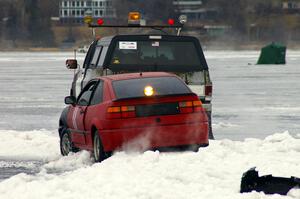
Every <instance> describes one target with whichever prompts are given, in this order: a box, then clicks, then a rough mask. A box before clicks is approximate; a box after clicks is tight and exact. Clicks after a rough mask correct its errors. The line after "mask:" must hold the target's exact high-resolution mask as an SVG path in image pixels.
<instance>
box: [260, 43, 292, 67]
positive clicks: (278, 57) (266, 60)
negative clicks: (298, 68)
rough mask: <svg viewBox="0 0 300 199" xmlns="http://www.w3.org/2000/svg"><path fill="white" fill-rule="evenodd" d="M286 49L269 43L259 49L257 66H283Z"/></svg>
mask: <svg viewBox="0 0 300 199" xmlns="http://www.w3.org/2000/svg"><path fill="white" fill-rule="evenodd" d="M285 52H286V47H285V46H283V45H280V44H278V43H271V44H269V45H267V46H265V47H263V48H262V49H261V53H260V56H259V59H258V61H257V64H285Z"/></svg>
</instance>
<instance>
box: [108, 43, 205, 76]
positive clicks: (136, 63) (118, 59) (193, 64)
mask: <svg viewBox="0 0 300 199" xmlns="http://www.w3.org/2000/svg"><path fill="white" fill-rule="evenodd" d="M110 65H111V66H112V68H118V69H119V68H120V67H122V68H123V70H136V71H157V70H160V71H200V70H201V69H202V66H201V61H200V57H199V54H198V51H197V49H196V46H195V44H194V43H193V42H192V41H163V40H159V41H154V40H149V41H118V42H117V44H116V47H115V49H114V51H113V55H112V58H111V61H110Z"/></svg>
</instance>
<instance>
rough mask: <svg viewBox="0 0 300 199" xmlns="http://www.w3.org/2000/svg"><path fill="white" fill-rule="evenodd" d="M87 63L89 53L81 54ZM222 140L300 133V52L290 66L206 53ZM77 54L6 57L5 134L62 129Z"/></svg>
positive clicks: (1, 59)
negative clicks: (67, 64) (72, 61)
mask: <svg viewBox="0 0 300 199" xmlns="http://www.w3.org/2000/svg"><path fill="white" fill-rule="evenodd" d="M78 55H79V57H77V59H78V60H79V63H80V64H82V61H83V58H84V54H78ZM205 56H206V57H207V62H208V65H209V68H210V75H211V79H212V81H213V101H212V103H213V131H214V134H215V137H216V138H217V139H223V138H229V139H233V140H243V139H244V138H247V137H254V138H261V139H263V138H265V137H266V136H268V135H272V134H274V133H277V132H284V131H286V130H288V131H289V132H290V133H291V134H292V135H295V134H296V133H299V129H300V124H299V122H298V121H299V120H300V108H299V104H298V101H299V99H300V94H299V90H300V82H299V79H300V70H299V66H298V63H299V61H300V51H288V52H287V64H286V65H255V63H256V61H257V58H258V56H259V52H258V51H206V52H205ZM72 57H73V53H61V52H59V53H57V52H54V53H53V52H52V53H28V52H7V53H3V52H2V53H0V84H1V86H0V112H1V113H2V114H0V129H4V130H6V129H14V130H21V131H24V130H25V131H26V130H29V131H31V130H36V129H47V130H51V131H53V130H54V129H57V125H58V118H59V115H60V113H61V110H62V108H63V107H64V106H65V105H64V104H63V99H64V97H65V96H67V95H68V94H69V88H70V84H71V80H72V75H73V71H71V70H67V69H66V68H65V66H64V63H65V60H66V59H67V58H72Z"/></svg>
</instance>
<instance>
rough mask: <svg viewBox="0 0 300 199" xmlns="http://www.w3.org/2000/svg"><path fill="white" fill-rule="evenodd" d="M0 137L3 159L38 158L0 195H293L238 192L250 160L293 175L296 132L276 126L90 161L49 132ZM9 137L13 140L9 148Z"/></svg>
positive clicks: (297, 170)
mask: <svg viewBox="0 0 300 199" xmlns="http://www.w3.org/2000/svg"><path fill="white" fill-rule="evenodd" d="M5 134H9V136H8V137H7V135H5ZM0 141H1V146H0V151H1V156H2V158H4V159H5V158H11V157H14V158H18V157H19V158H20V159H23V160H25V159H36V160H38V159H39V160H40V161H43V162H44V163H43V165H42V166H40V167H39V170H38V171H37V173H36V174H34V175H33V174H24V173H21V174H18V175H15V176H13V177H11V178H9V179H7V180H4V181H2V182H0V198H5V199H14V198H24V199H25V198H26V199H27V198H28V199H35V198H36V199H40V198H78V199H79V198H211V199H219V198H224V199H226V198H227V199H235V198H247V199H258V198H259V199H264V198H266V199H279V198H290V199H299V198H300V189H293V190H291V191H290V192H289V193H288V196H287V197H286V196H279V195H272V196H267V195H265V194H263V193H256V192H252V193H246V194H240V193H239V188H240V180H241V177H242V173H243V172H245V171H246V170H248V169H249V168H251V167H254V166H256V167H257V170H259V172H260V173H259V174H260V175H266V174H273V175H274V176H284V177H290V176H299V174H300V161H299V160H300V134H298V135H297V137H292V136H291V135H290V134H289V133H288V132H284V133H281V134H274V135H271V136H268V137H267V138H265V139H264V140H260V139H253V138H249V139H246V140H245V141H242V142H241V141H231V140H228V139H224V140H216V141H211V142H210V146H209V147H206V148H201V149H200V150H199V152H197V153H194V152H183V153H159V152H158V151H154V152H153V151H147V152H144V153H132V152H131V153H125V152H118V153H116V154H115V155H113V156H112V157H111V158H109V159H107V160H105V161H104V162H102V163H97V164H92V163H93V162H92V160H91V159H90V155H89V153H88V152H85V151H83V152H80V153H77V154H72V155H70V156H68V157H61V156H60V155H59V152H58V138H57V137H55V136H53V134H52V132H47V131H40V132H39V131H35V132H16V131H8V132H3V131H1V133H0ZM12 144H13V145H15V146H20V147H14V148H11V146H12ZM0 164H1V162H0ZM0 166H1V167H9V166H10V165H0ZM23 166H25V167H33V168H35V167H36V165H31V164H28V165H26V164H25V165H23Z"/></svg>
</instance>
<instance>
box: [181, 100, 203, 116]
mask: <svg viewBox="0 0 300 199" xmlns="http://www.w3.org/2000/svg"><path fill="white" fill-rule="evenodd" d="M179 110H180V113H192V112H199V111H201V110H202V102H201V101H199V100H197V101H185V102H179Z"/></svg>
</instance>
